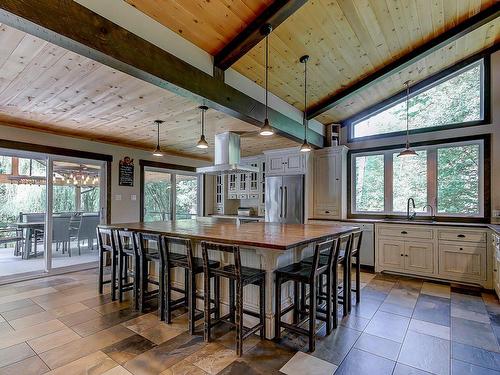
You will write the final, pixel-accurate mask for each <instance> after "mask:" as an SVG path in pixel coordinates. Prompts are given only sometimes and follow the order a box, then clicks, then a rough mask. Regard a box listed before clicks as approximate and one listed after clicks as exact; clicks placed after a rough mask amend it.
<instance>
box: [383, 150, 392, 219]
mask: <svg viewBox="0 0 500 375" xmlns="http://www.w3.org/2000/svg"><path fill="white" fill-rule="evenodd" d="M392 176H393V160H392V151H390V152H385V153H384V187H385V188H384V211H385V212H386V213H392V211H393V210H392V209H393V196H392V195H393V181H392Z"/></svg>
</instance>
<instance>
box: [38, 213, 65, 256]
mask: <svg viewBox="0 0 500 375" xmlns="http://www.w3.org/2000/svg"><path fill="white" fill-rule="evenodd" d="M70 219H71V216H70V215H68V214H64V215H54V217H53V218H52V243H55V244H56V251H59V246H62V253H63V254H64V253H65V251H68V255H69V256H71V247H70V246H69V221H70ZM35 233H37V234H36V235H35V256H36V254H37V245H38V240H40V239H43V234H44V231H42V230H36V231H35Z"/></svg>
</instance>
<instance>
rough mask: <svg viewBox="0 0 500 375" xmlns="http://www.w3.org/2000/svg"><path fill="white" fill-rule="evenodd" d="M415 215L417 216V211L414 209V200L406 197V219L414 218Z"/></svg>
mask: <svg viewBox="0 0 500 375" xmlns="http://www.w3.org/2000/svg"><path fill="white" fill-rule="evenodd" d="M410 202H411V204H412V206H413V212H412V213H411V214H410ZM415 216H417V213H416V211H415V200H414V199H413V198H408V201H407V202H406V219H407V220H413V219H415Z"/></svg>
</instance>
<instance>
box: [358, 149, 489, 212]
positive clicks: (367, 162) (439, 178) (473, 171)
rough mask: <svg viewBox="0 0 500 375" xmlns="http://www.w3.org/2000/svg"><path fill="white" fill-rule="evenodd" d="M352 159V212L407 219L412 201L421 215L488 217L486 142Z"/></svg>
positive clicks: (373, 153) (363, 154) (365, 154)
mask: <svg viewBox="0 0 500 375" xmlns="http://www.w3.org/2000/svg"><path fill="white" fill-rule="evenodd" d="M415 150H416V151H417V153H418V155H417V156H409V157H399V156H398V153H399V152H400V151H401V150H400V149H387V150H382V151H370V152H355V153H352V154H351V175H352V176H353V177H354V178H353V179H352V181H353V182H352V185H351V213H353V214H379V215H402V214H405V213H406V209H407V201H408V198H413V199H414V200H415V206H416V208H415V211H416V212H417V215H424V216H428V215H430V211H431V210H430V208H429V207H428V206H427V205H431V206H432V207H433V209H434V212H435V213H436V215H437V216H469V217H483V216H484V198H483V195H484V186H483V184H484V140H483V139H479V140H470V141H464V142H454V143H447V144H436V145H431V146H421V147H415Z"/></svg>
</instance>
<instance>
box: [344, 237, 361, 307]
mask: <svg viewBox="0 0 500 375" xmlns="http://www.w3.org/2000/svg"><path fill="white" fill-rule="evenodd" d="M362 237H363V231H361V230H359V231H355V232H353V233H352V234H351V259H353V258H354V259H356V287H355V288H352V287H351V291H352V292H356V304H358V303H359V302H360V301H361V263H360V261H359V253H360V248H361V239H362ZM351 264H352V260H351ZM350 269H351V267H349V270H350ZM349 282H350V283H351V282H352V279H351V276H350V275H349ZM351 307H352V298H349V305H348V310H349V312H350V311H351Z"/></svg>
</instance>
